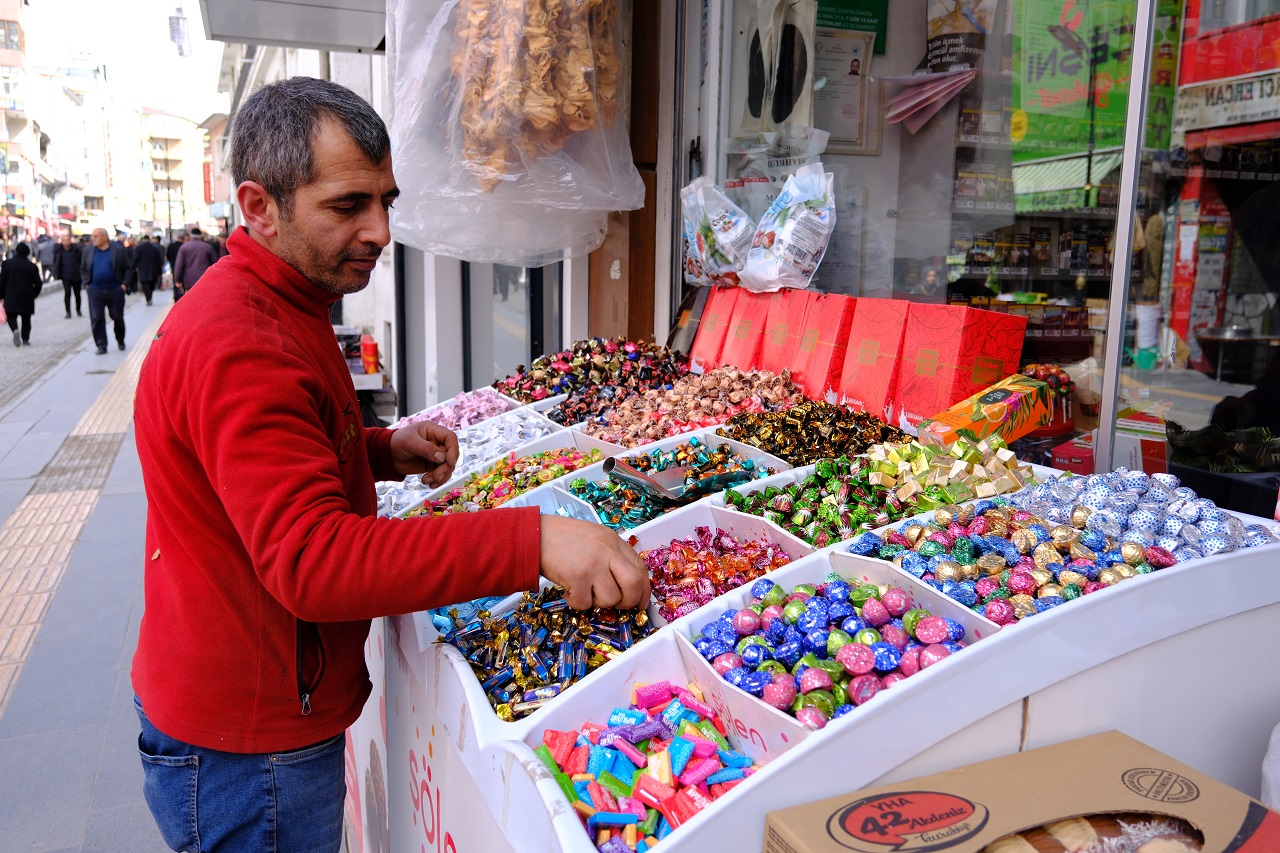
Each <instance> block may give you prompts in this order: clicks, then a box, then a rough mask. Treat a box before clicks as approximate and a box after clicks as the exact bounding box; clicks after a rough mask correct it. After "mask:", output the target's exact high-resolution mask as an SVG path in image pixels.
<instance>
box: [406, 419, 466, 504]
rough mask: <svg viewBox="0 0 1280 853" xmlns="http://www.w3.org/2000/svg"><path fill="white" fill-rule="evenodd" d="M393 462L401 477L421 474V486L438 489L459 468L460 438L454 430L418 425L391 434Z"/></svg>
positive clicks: (430, 424) (433, 425) (426, 423)
mask: <svg viewBox="0 0 1280 853" xmlns="http://www.w3.org/2000/svg"><path fill="white" fill-rule="evenodd" d="M391 459H392V461H393V462H394V464H395V468H396V471H397V472H399V473H401V474H405V475H408V474H421V475H422V482H424V483H426V484H427V485H428V486H431V487H432V488H439V487H440V486H443V485H444V484H445V483H447V482H449V477H450V476H452V475H453V466H454V465H457V464H458V437H457V436H456V435H454V434H453V430H450V429H446V428H445V427H442V426H440V425H439V424H434V423H432V422H431V421H419V422H417V423H414V424H409V425H408V426H405V427H401V428H400V429H397V430H393V431H392V433H391Z"/></svg>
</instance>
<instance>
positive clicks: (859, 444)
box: [717, 400, 907, 465]
mask: <svg viewBox="0 0 1280 853" xmlns="http://www.w3.org/2000/svg"><path fill="white" fill-rule="evenodd" d="M717 432H718V433H719V434H720V435H722V436H724V437H725V438H732V439H735V440H737V441H741V442H742V443H743V444H749V445H751V446H752V447H758V448H760V449H761V450H763V451H765V452H766V453H772V454H773V455H774V456H777V457H779V458H781V459H785V460H786V461H788V462H790V463H791V464H792V465H811V464H813V463H814V462H817V461H818V460H819V459H828V458H835V457H838V456H856V455H858V454H860V453H865V452H866V451H867V450H868V449H869V448H870V447H871V446H872V445H875V444H881V443H884V442H903V441H906V439H907V436H906V435H905V434H904V433H903V432H902V430H900V429H897V428H896V427H891V426H889V425H887V424H885V423H884V422H883V421H881V420H879V419H877V418H875V417H873V416H871V415H869V414H867V413H866V412H854V411H852V410H850V409H846V408H844V407H843V406H835V405H832V404H831V403H824V402H814V401H812V400H805V401H804V402H801V403H797V404H796V405H794V406H792V407H791V408H789V409H787V410H785V411H781V412H744V413H742V414H738V415H734V416H733V417H731V418H729V420H728V421H726V422H725V424H724V426H722V427H720V429H719V430H717Z"/></svg>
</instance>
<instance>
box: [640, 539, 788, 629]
mask: <svg viewBox="0 0 1280 853" xmlns="http://www.w3.org/2000/svg"><path fill="white" fill-rule="evenodd" d="M640 559H642V560H644V562H645V565H646V566H648V568H649V577H650V579H651V581H652V589H653V600H654V602H656V603H657V605H658V612H659V613H661V614H662V618H663V619H666V620H667V621H668V622H670V621H673V620H675V619H679V618H680V617H681V616H685V615H687V614H689V613H692V612H693V611H695V610H697V609H698V608H699V607H701V606H702V605H704V604H706V603H707V602H708V601H710V600H711V599H713V598H715V597H716V596H717V595H723V594H724V593H726V592H728V591H729V590H731V589H737V588H738V587H740V586H743V585H745V584H748V583H751V582H752V581H754V580H755V579H756V578H759V577H760V576H762V575H764V574H767V573H768V572H771V571H773V570H774V569H776V568H779V567H781V566H785V565H786V564H787V563H789V562H791V558H790V557H789V556H787V553H786V552H785V551H783V550H782V546H780V545H777V544H775V543H773V542H768V541H765V540H758V541H757V540H746V541H742V540H739V539H737V538H735V537H733V536H731V535H729V534H728V533H726V532H724V531H723V530H715V531H713V530H711V529H710V528H708V527H697V528H694V535H693V536H691V537H689V538H687V539H673V540H671V544H670V545H667V546H665V547H662V548H654V549H652V550H649V551H641V552H640Z"/></svg>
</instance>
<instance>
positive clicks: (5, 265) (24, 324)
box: [0, 243, 44, 347]
mask: <svg viewBox="0 0 1280 853" xmlns="http://www.w3.org/2000/svg"><path fill="white" fill-rule="evenodd" d="M30 254H31V247H30V246H28V245H27V244H26V243H19V244H18V248H17V249H16V250H15V251H14V255H13V257H12V258H9V259H8V260H7V261H3V262H0V304H3V305H4V311H5V314H6V315H7V316H8V318H9V329H10V331H12V332H13V345H14V346H15V347H25V346H30V345H31V315H32V314H34V313H35V312H36V297H38V296H39V295H40V290H41V288H43V287H44V281H43V280H42V279H41V278H40V270H38V269H36V265H35V264H33V263H31V261H30V259H29V257H28V256H29V255H30ZM19 324H21V329H19Z"/></svg>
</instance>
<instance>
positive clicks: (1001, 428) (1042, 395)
mask: <svg viewBox="0 0 1280 853" xmlns="http://www.w3.org/2000/svg"><path fill="white" fill-rule="evenodd" d="M1054 399H1055V398H1054V395H1053V390H1052V389H1051V388H1050V387H1049V385H1048V384H1047V383H1045V382H1040V381H1039V380H1036V379H1032V378H1031V377H1030V376H1023V375H1022V374H1021V373H1015V374H1014V375H1013V376H1010V377H1008V378H1007V379H1002V380H1000V381H999V382H997V383H996V384H995V385H992V386H991V387H990V388H987V389H984V390H983V391H980V392H978V393H977V394H974V395H973V396H972V397H970V398H969V399H967V400H962V401H960V402H959V403H956V404H955V405H954V406H952V407H951V408H949V409H947V410H946V411H945V412H939V413H938V414H936V415H934V416H933V417H931V418H927V419H925V420H923V421H921V422H920V426H919V430H920V443H921V444H926V445H932V446H934V447H945V446H946V445H948V444H951V443H952V442H954V441H955V440H956V439H957V438H962V437H963V438H969V439H972V440H973V441H979V440H981V439H984V438H986V437H987V436H989V435H993V434H994V435H998V436H1000V437H1001V438H1003V439H1004V440H1005V441H1006V442H1009V441H1016V440H1017V439H1019V438H1022V437H1023V436H1024V435H1026V434H1027V433H1029V432H1031V431H1032V430H1033V429H1035V428H1036V427H1042V426H1047V425H1048V423H1049V422H1050V421H1051V420H1053V401H1054Z"/></svg>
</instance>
